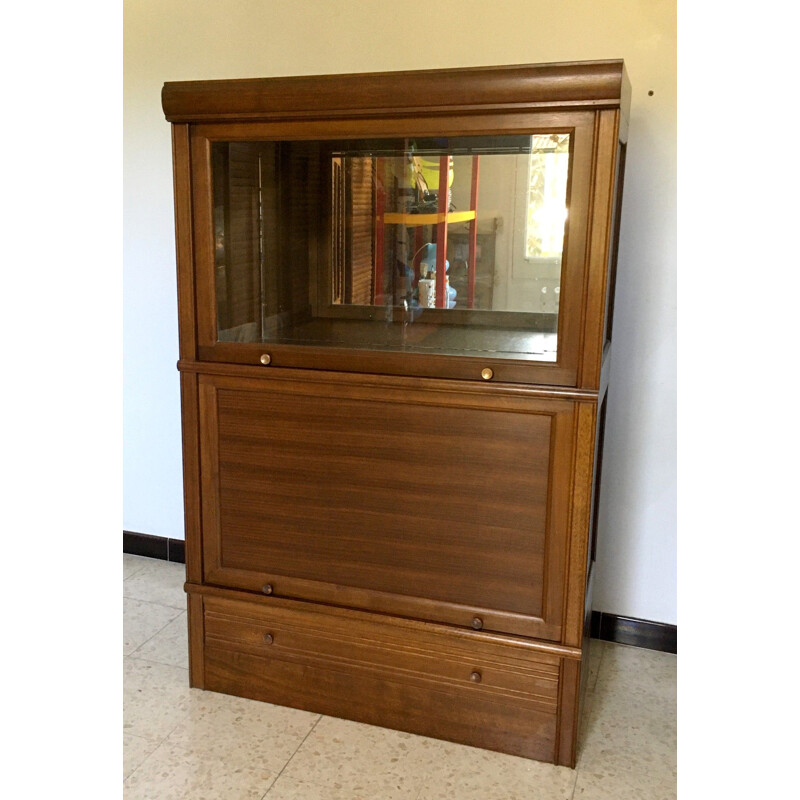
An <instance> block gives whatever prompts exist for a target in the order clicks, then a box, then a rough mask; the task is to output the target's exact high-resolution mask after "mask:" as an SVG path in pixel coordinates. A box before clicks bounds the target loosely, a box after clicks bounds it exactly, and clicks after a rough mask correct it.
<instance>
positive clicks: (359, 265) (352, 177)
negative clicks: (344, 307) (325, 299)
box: [346, 158, 374, 305]
mask: <svg viewBox="0 0 800 800" xmlns="http://www.w3.org/2000/svg"><path fill="white" fill-rule="evenodd" d="M346 163H347V165H348V179H349V180H348V183H349V187H348V189H349V191H348V194H349V196H350V203H349V204H348V205H349V207H350V214H351V220H350V222H351V225H349V226H348V229H349V233H350V240H349V251H350V286H349V291H348V296H347V302H350V303H355V304H357V305H370V304H371V303H372V267H373V222H374V218H373V185H372V184H373V172H374V170H373V160H372V159H371V158H348V159H346Z"/></svg>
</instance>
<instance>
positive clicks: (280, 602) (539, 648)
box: [183, 581, 582, 660]
mask: <svg viewBox="0 0 800 800" xmlns="http://www.w3.org/2000/svg"><path fill="white" fill-rule="evenodd" d="M183 588H184V591H185V592H187V594H189V595H192V594H202V595H206V596H209V597H221V598H225V599H228V600H235V601H236V602H240V603H241V602H247V603H254V604H258V605H264V606H272V607H274V608H287V609H295V610H297V609H307V610H313V611H316V612H319V613H323V614H330V615H332V616H334V617H340V618H342V617H344V618H348V619H354V620H361V621H370V620H372V621H374V620H379V621H381V622H390V623H391V624H392V625H394V626H396V627H397V629H398V630H401V629H412V630H428V631H430V630H439V631H444V632H446V633H447V634H448V635H449V636H452V637H453V638H454V639H463V640H465V641H476V640H478V641H481V642H483V643H495V644H498V645H512V646H514V647H516V648H519V647H522V648H525V649H530V650H531V651H532V652H537V653H546V654H549V655H553V656H559V657H563V658H572V659H576V660H580V659H581V657H582V656H581V650H580V648H578V647H565V646H564V645H561V644H556V643H555V642H548V641H545V640H540V639H531V638H528V637H524V636H512V635H510V634H504V633H495V632H494V631H487V630H480V631H476V630H472V629H469V628H460V627H457V626H453V625H450V624H448V623H439V622H428V621H426V620H418V619H410V618H408V617H396V616H393V615H389V614H381V613H376V612H373V611H364V610H362V609H354V608H347V607H343V606H334V605H327V604H324V603H311V602H308V601H306V600H299V599H296V598H283V597H276V596H274V595H269V596H267V595H262V594H256V593H255V592H246V591H242V590H239V589H226V588H224V587H221V586H214V585H212V584H197V583H190V582H188V581H187V582H186V583H185V584H184V587H183Z"/></svg>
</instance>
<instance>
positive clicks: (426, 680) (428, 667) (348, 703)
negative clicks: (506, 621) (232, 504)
mask: <svg viewBox="0 0 800 800" xmlns="http://www.w3.org/2000/svg"><path fill="white" fill-rule="evenodd" d="M499 638H500V637H494V640H493V638H492V637H491V636H487V635H482V634H475V633H467V632H459V631H454V630H452V629H448V628H445V627H443V626H435V625H425V624H423V623H409V622H405V621H402V620H400V621H391V620H388V619H386V618H383V619H381V618H377V617H374V616H373V615H368V614H361V613H359V612H346V611H337V610H335V609H322V608H320V607H317V606H312V605H310V604H303V603H292V602H291V601H281V600H276V601H274V602H268V603H265V604H258V603H254V602H247V601H238V600H230V599H227V598H219V597H205V598H204V673H205V688H207V689H211V690H214V691H221V692H225V693H229V694H235V695H243V696H246V697H252V698H254V699H258V700H264V701H267V702H272V703H276V704H279V705H287V706H293V707H297V708H303V709H306V710H310V711H316V712H319V713H324V714H330V715H332V716H339V717H344V718H350V719H356V720H358V721H361V722H367V723H370V724H376V725H382V726H385V727H390V728H395V729H399V730H406V731H410V732H414V733H420V734H424V735H429V736H434V737H437V738H443V739H449V740H452V741H458V742H462V743H465V744H472V745H475V746H478V747H485V748H488V749H496V750H502V751H505V752H513V753H517V754H519V755H524V756H527V757H531V758H538V759H542V760H553V758H554V752H555V750H554V748H555V739H556V729H557V724H556V720H557V705H558V697H559V675H560V664H561V658H560V657H559V656H558V655H555V654H548V653H544V652H539V651H536V650H535V649H533V648H532V647H531V646H530V645H525V644H523V643H513V642H510V641H498V640H499Z"/></svg>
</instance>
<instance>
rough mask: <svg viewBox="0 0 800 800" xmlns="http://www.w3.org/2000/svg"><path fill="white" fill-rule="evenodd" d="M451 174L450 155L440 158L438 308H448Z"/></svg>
mask: <svg viewBox="0 0 800 800" xmlns="http://www.w3.org/2000/svg"><path fill="white" fill-rule="evenodd" d="M449 174H450V156H442V157H441V158H440V159H439V195H438V200H439V208H438V211H439V214H440V216H441V219H442V221H441V222H440V223H438V224H437V226H436V308H447V292H446V291H445V280H444V278H445V274H444V271H445V263H444V262H445V260H446V258H447V221H446V217H445V215H446V214H447V211H448V204H447V177H448V175H449Z"/></svg>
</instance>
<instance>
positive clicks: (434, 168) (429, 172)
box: [419, 158, 453, 192]
mask: <svg viewBox="0 0 800 800" xmlns="http://www.w3.org/2000/svg"><path fill="white" fill-rule="evenodd" d="M419 162H420V170H421V171H422V177H423V178H425V183H427V184H428V189H429V190H430V191H432V192H435V191H436V190H437V189H438V188H439V159H438V158H436V159H431V158H421V159H420V160H419ZM452 185H453V161H452V159H451V160H450V174H449V175H448V176H447V186H448V188H449V187H451V186H452Z"/></svg>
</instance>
